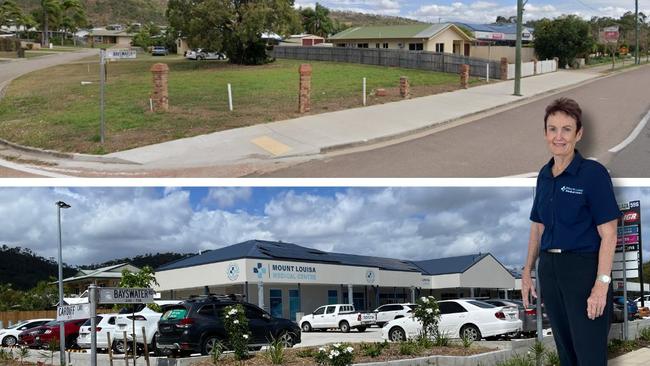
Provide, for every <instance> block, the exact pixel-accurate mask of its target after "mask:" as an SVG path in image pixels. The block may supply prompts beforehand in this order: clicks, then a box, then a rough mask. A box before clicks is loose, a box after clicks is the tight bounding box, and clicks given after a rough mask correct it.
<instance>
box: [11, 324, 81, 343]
mask: <svg viewBox="0 0 650 366" xmlns="http://www.w3.org/2000/svg"><path fill="white" fill-rule="evenodd" d="M86 320H88V319H78V320H70V321H67V322H65V323H64V326H63V331H64V334H63V335H64V337H65V345H66V347H67V348H77V338H78V337H79V328H80V327H81V326H82V325H83V324H84V323H85V322H86ZM59 337H60V335H59V322H58V321H56V320H53V321H51V322H48V323H45V324H43V325H41V326H39V327H36V328H31V329H27V330H24V331H23V332H22V333H20V334H19V335H18V344H20V345H21V346H27V347H30V348H43V347H47V346H48V344H50V343H51V342H59V339H60V338H59Z"/></svg>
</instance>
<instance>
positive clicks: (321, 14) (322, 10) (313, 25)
mask: <svg viewBox="0 0 650 366" xmlns="http://www.w3.org/2000/svg"><path fill="white" fill-rule="evenodd" d="M329 14H330V10H329V9H328V8H326V7H324V6H322V5H321V4H319V3H316V6H315V7H314V8H313V9H312V8H304V9H301V10H300V15H301V16H302V26H303V29H304V30H305V32H307V33H310V34H314V35H317V36H321V37H327V36H328V35H330V34H332V33H333V31H334V23H333V22H332V19H330V16H329Z"/></svg>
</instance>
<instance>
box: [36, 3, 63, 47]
mask: <svg viewBox="0 0 650 366" xmlns="http://www.w3.org/2000/svg"><path fill="white" fill-rule="evenodd" d="M41 9H42V18H41V19H43V21H42V23H41V25H42V31H43V36H42V38H41V39H42V41H41V45H42V46H43V47H49V44H50V29H49V28H50V22H51V21H53V20H54V21H55V22H56V20H57V19H58V18H59V15H60V14H61V3H60V2H58V1H57V0H41Z"/></svg>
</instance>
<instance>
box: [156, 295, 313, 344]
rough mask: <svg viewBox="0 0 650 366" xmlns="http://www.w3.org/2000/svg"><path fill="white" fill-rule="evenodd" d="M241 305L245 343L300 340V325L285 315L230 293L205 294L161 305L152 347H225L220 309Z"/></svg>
mask: <svg viewBox="0 0 650 366" xmlns="http://www.w3.org/2000/svg"><path fill="white" fill-rule="evenodd" d="M237 304H239V305H241V306H243V307H244V311H245V316H246V318H247V319H248V326H249V329H250V332H251V339H250V342H249V347H251V348H253V349H259V348H261V347H262V346H264V345H268V344H270V343H271V342H272V341H273V340H278V341H280V342H281V343H282V344H283V345H284V346H285V347H292V346H293V345H295V344H297V343H300V337H301V333H300V328H299V327H298V326H297V325H296V323H294V322H292V321H291V320H289V319H282V318H274V317H272V316H271V315H270V314H269V313H267V312H266V311H264V310H262V309H260V308H259V307H257V306H255V305H253V304H250V303H247V302H243V301H240V300H238V299H237V298H236V297H234V296H225V295H221V296H220V295H209V296H198V297H193V298H190V299H188V300H185V301H183V302H181V303H180V304H177V305H170V306H165V307H164V308H163V315H162V317H161V318H160V321H159V322H158V333H159V335H158V337H157V338H156V347H157V348H158V350H159V351H160V352H163V353H178V354H181V355H187V354H191V353H202V354H204V355H207V354H210V353H211V352H212V350H213V349H214V347H215V345H216V344H218V343H223V344H225V345H226V347H228V337H227V335H226V330H225V326H224V321H223V318H224V315H225V314H224V313H225V309H226V307H228V306H233V305H237Z"/></svg>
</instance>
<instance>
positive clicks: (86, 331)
mask: <svg viewBox="0 0 650 366" xmlns="http://www.w3.org/2000/svg"><path fill="white" fill-rule="evenodd" d="M116 318H117V314H101V315H97V317H96V318H95V319H96V321H95V331H96V332H97V348H99V349H108V348H109V344H108V334H110V335H111V336H112V337H114V334H115V319H116ZM90 333H91V331H90V319H88V320H86V322H85V323H84V324H83V325H82V326H81V327H80V328H79V337H78V338H77V345H78V346H79V348H90V347H91V334H90Z"/></svg>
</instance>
